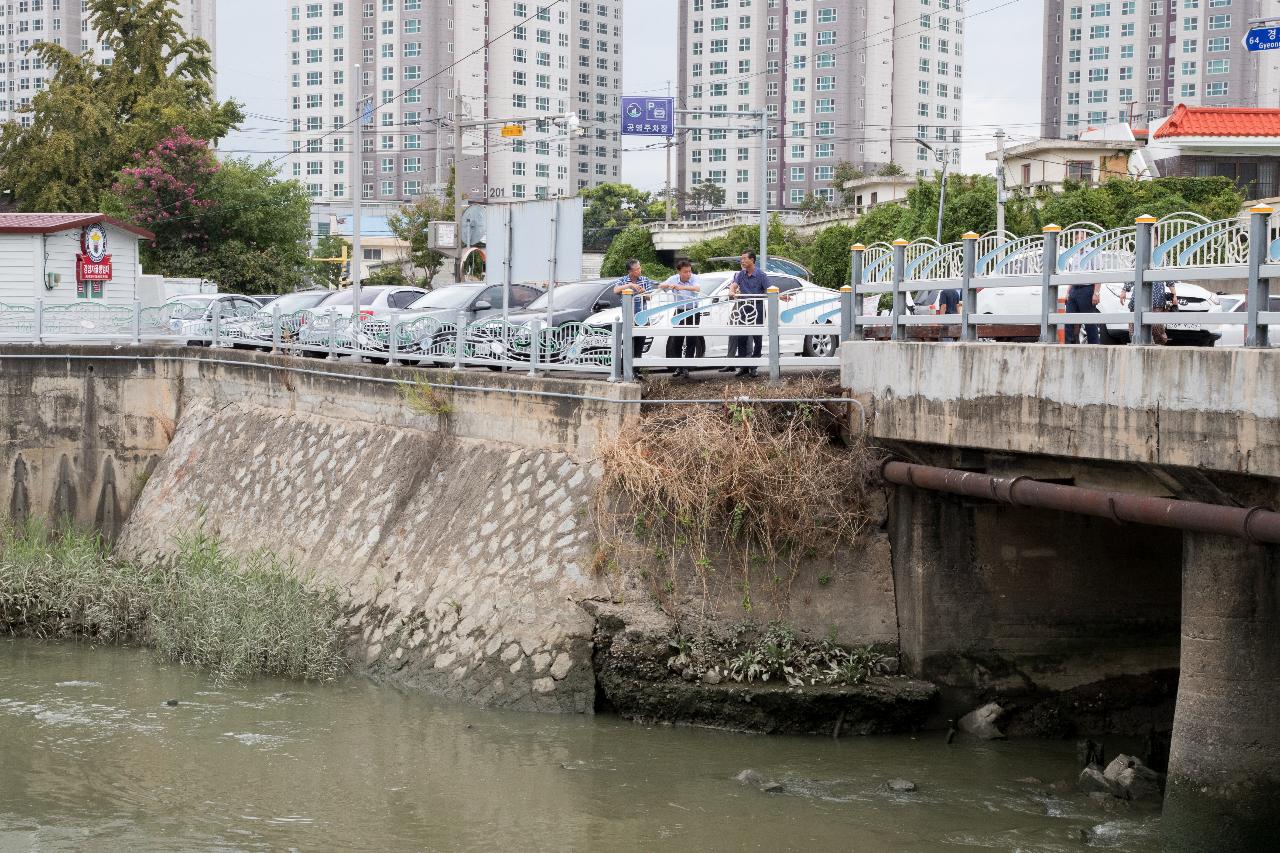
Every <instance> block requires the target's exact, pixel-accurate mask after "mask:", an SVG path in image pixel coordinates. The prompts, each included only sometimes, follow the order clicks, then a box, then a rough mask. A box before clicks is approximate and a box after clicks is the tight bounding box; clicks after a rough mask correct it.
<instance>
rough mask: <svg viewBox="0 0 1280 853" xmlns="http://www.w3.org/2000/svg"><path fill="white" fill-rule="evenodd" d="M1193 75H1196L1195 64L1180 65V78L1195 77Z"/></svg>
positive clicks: (1185, 63)
mask: <svg viewBox="0 0 1280 853" xmlns="http://www.w3.org/2000/svg"><path fill="white" fill-rule="evenodd" d="M1195 73H1196V64H1195V62H1184V63H1182V76H1183V77H1194V76H1195Z"/></svg>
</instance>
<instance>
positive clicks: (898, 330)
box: [889, 239, 907, 341]
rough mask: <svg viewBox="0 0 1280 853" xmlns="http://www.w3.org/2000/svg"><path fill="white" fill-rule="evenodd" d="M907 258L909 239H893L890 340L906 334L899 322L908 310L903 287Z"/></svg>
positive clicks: (896, 339)
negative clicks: (903, 273) (903, 272)
mask: <svg viewBox="0 0 1280 853" xmlns="http://www.w3.org/2000/svg"><path fill="white" fill-rule="evenodd" d="M906 259H907V241H906V240H901V239H899V240H894V241H893V308H892V309H890V311H889V322H890V324H891V325H890V326H889V340H891V341H900V340H902V339H903V338H904V337H905V335H903V333H902V331H903V330H902V324H901V323H899V322H898V318H900V317H901V316H902V315H903V314H905V313H906V312H907V294H906V292H905V291H904V290H903V289H902V271H903V268H904V267H905V266H906Z"/></svg>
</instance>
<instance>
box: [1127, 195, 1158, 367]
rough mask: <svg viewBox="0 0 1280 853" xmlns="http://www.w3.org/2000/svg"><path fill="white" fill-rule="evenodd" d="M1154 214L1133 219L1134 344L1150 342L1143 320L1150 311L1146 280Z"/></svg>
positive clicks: (1149, 332)
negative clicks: (1134, 231) (1134, 232)
mask: <svg viewBox="0 0 1280 853" xmlns="http://www.w3.org/2000/svg"><path fill="white" fill-rule="evenodd" d="M1155 221H1156V218H1155V217H1154V216H1139V217H1138V218H1137V219H1135V220H1134V226H1135V228H1136V229H1137V233H1136V235H1135V238H1134V242H1133V339H1132V343H1135V344H1149V343H1151V327H1150V326H1148V325H1147V324H1146V323H1144V322H1143V318H1144V316H1145V315H1146V314H1147V313H1148V312H1150V311H1151V284H1150V282H1148V281H1147V275H1146V273H1147V267H1148V266H1149V265H1150V264H1151V226H1152V225H1154V224H1155Z"/></svg>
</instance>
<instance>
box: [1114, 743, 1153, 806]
mask: <svg viewBox="0 0 1280 853" xmlns="http://www.w3.org/2000/svg"><path fill="white" fill-rule="evenodd" d="M1103 775H1104V776H1106V777H1107V781H1108V782H1110V783H1111V785H1112V787H1113V789H1114V790H1113V791H1112V793H1114V794H1115V795H1116V796H1117V797H1120V798H1121V799H1125V800H1148V799H1155V798H1158V797H1159V796H1160V774H1159V773H1157V772H1156V771H1154V770H1152V769H1151V768H1150V767H1148V766H1147V765H1145V764H1143V763H1142V762H1141V761H1139V760H1138V759H1137V758H1134V757H1133V756H1132V755H1124V754H1123V753H1122V754H1120V755H1117V756H1116V757H1115V758H1113V759H1112V760H1111V763H1110V764H1108V765H1107V769H1106V770H1105V771H1103Z"/></svg>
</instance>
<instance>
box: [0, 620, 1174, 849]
mask: <svg viewBox="0 0 1280 853" xmlns="http://www.w3.org/2000/svg"><path fill="white" fill-rule="evenodd" d="M169 699H177V700H178V704H177V705H176V706H170V705H167V704H166V700H169ZM748 767H750V768H754V769H756V770H757V771H759V772H760V773H761V774H762V775H764V776H765V777H767V778H768V779H772V780H776V781H778V782H780V783H782V785H783V787H784V791H783V792H782V793H775V794H767V793H764V792H762V791H760V790H757V789H756V788H752V787H746V786H743V785H741V784H739V783H738V782H736V781H734V776H735V775H736V774H737V773H738V772H739V771H741V770H743V769H744V768H748ZM1076 772H1077V767H1076V763H1075V751H1074V745H1073V744H1071V743H1066V742H1043V741H1010V742H995V743H981V742H975V741H957V742H956V743H954V744H953V745H951V746H947V745H946V744H945V743H944V738H943V736H942V735H941V734H939V733H932V732H931V733H926V734H922V735H920V736H918V737H879V738H856V737H848V738H843V739H841V740H839V741H832V740H831V739H829V738H801V737H765V736H751V735H742V734H732V733H726V732H716V731H707V730H700V729H688V728H675V729H672V728H647V727H644V726H639V725H635V724H633V723H629V722H626V721H624V720H620V719H617V718H615V717H610V716H598V717H561V716H545V715H533V714H516V713H505V712H501V711H485V710H478V709H475V708H471V707H466V706H461V705H456V704H451V703H447V702H443V701H439V700H435V699H432V698H429V697H424V696H418V695H407V694H403V693H400V692H397V691H396V690H393V689H391V688H387V687H380V686H377V685H374V684H370V683H368V682H365V681H361V680H356V679H351V680H347V681H343V682H340V683H338V684H328V685H300V684H296V683H291V682H280V681H257V682H254V683H252V684H249V685H241V686H234V687H219V686H217V685H214V684H212V683H210V682H209V681H208V680H207V679H205V678H203V677H202V676H200V675H199V674H197V673H193V672H190V671H188V670H184V669H183V668H181V667H177V666H172V665H161V664H157V663H155V662H154V661H153V660H152V659H151V657H150V656H149V655H148V654H147V653H146V652H144V651H138V650H135V649H118V648H105V649H104V648H89V647H87V646H83V645H75V644H67V643H43V642H36V641H31V640H8V639H6V640H0V851H28V850H31V851H47V850H54V851H59V850H75V851H129V853H141V851H239V850H301V851H310V850H377V851H399V850H501V851H511V853H514V851H527V850H548V851H570V850H572V851H578V850H581V851H587V850H591V851H597V850H598V851H654V850H694V851H708V850H767V851H780V850H804V851H820V850H850V851H890V853H896V851H913V852H914V851H935V850H936V851H964V850H1006V851H1014V850H1019V851H1079V850H1081V849H1112V850H1123V851H1154V850H1156V849H1157V834H1158V818H1157V809H1156V808H1155V807H1143V808H1137V807H1128V806H1127V804H1123V803H1117V804H1116V806H1115V807H1112V808H1104V807H1103V806H1102V805H1100V804H1098V803H1095V802H1092V801H1090V800H1089V799H1088V798H1087V797H1084V796H1083V795H1080V794H1077V793H1075V792H1074V791H1073V789H1072V788H1071V786H1070V785H1069V784H1068V780H1070V779H1073V778H1074V776H1075V775H1076ZM893 778H905V779H909V780H911V781H913V782H915V783H916V784H917V786H918V790H917V791H916V792H914V793H906V794H897V793H892V792H890V791H889V790H888V788H887V787H886V782H887V781H888V780H889V779H893ZM1055 783H1057V784H1056V785H1055Z"/></svg>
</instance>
